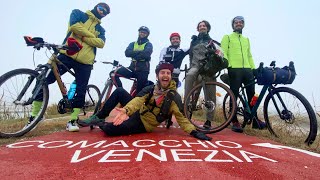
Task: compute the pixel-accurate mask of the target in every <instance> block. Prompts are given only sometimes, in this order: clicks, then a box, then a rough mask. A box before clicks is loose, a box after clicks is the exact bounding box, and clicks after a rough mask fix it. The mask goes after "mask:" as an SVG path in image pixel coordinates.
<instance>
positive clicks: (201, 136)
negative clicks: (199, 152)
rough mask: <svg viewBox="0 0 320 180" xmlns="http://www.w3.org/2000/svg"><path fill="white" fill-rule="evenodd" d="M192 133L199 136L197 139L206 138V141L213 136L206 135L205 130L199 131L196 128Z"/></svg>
mask: <svg viewBox="0 0 320 180" xmlns="http://www.w3.org/2000/svg"><path fill="white" fill-rule="evenodd" d="M190 135H192V136H193V137H195V138H197V139H200V140H206V141H211V140H212V138H211V137H209V136H207V135H205V134H204V133H203V132H199V131H196V130H192V131H191V133H190Z"/></svg>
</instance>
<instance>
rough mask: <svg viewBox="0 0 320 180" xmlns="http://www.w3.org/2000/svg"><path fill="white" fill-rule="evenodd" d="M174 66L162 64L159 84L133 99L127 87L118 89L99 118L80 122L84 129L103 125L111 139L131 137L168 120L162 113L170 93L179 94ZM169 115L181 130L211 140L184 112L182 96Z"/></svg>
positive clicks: (174, 103) (177, 95)
mask: <svg viewBox="0 0 320 180" xmlns="http://www.w3.org/2000/svg"><path fill="white" fill-rule="evenodd" d="M173 68H174V67H173V65H172V64H170V63H161V64H159V65H158V66H157V68H156V76H157V83H156V85H151V86H147V87H145V88H143V89H142V91H140V92H139V93H138V95H137V96H136V97H135V98H133V99H132V97H131V96H130V94H129V93H128V92H127V91H125V90H124V89H123V88H117V89H116V90H115V91H114V92H113V93H112V95H111V96H110V97H109V99H108V100H107V102H106V103H105V105H104V107H103V108H102V109H101V110H100V111H99V112H98V113H97V114H95V115H93V116H91V117H90V118H88V119H86V120H78V124H79V125H81V126H91V125H99V126H100V128H101V129H102V130H103V131H104V132H105V134H107V135H108V136H119V135H129V134H136V133H144V132H152V130H153V129H154V128H155V127H157V126H158V125H160V123H162V122H163V121H165V120H166V118H165V117H162V115H161V114H160V112H162V113H163V111H161V110H160V109H161V107H162V105H163V103H164V101H165V99H166V96H167V95H168V93H171V92H172V91H175V92H176V83H175V81H174V80H172V76H171V75H172V72H173ZM118 103H120V104H121V105H122V106H123V108H116V110H117V111H119V113H118V114H117V116H116V117H115V118H114V119H113V122H105V120H104V119H105V118H106V117H107V116H108V115H109V113H110V112H111V110H113V109H114V108H115V107H116V105H117V104H118ZM169 106H170V107H169V111H168V115H169V116H170V115H174V116H175V118H176V120H177V122H178V124H179V125H180V127H181V129H183V130H184V131H185V132H187V133H188V134H191V135H192V136H194V137H195V138H198V139H201V140H211V139H212V138H211V137H208V136H206V135H205V134H204V133H202V132H199V131H197V130H196V128H195V126H194V125H193V124H191V122H190V121H189V120H188V119H187V118H186V117H185V116H184V114H183V113H182V111H181V109H182V108H181V107H182V100H181V96H180V95H179V94H178V93H175V96H174V99H173V100H172V101H171V105H169Z"/></svg>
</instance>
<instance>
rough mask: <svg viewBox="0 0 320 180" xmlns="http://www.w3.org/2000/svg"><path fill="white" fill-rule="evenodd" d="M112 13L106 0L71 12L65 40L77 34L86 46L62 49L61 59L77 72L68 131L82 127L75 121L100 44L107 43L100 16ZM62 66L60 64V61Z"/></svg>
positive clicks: (51, 77) (37, 107)
mask: <svg viewBox="0 0 320 180" xmlns="http://www.w3.org/2000/svg"><path fill="white" fill-rule="evenodd" d="M109 13H110V7H109V6H108V5H107V4H106V3H98V4H97V5H96V6H95V7H94V8H93V9H92V10H91V11H87V12H82V11H80V10H79V9H75V10H73V11H72V12H71V15H70V20H69V27H68V31H67V36H66V37H65V39H64V42H63V43H64V44H66V41H67V39H68V38H69V37H72V38H75V39H76V40H77V41H78V42H79V43H81V45H82V46H83V48H82V49H81V50H80V51H79V52H78V53H76V54H74V55H68V54H67V53H66V52H65V51H61V52H60V55H59V56H58V59H59V60H60V61H61V62H62V63H64V64H65V65H66V66H67V67H68V68H69V69H73V70H74V72H75V82H76V92H75V95H74V97H73V99H72V100H71V103H72V108H73V112H72V114H71V120H70V121H69V122H68V123H67V127H66V130H67V131H79V127H78V126H77V125H76V123H75V121H76V120H77V119H78V114H79V113H80V109H81V108H82V107H83V105H84V103H85V102H84V101H85V93H86V87H87V85H88V81H89V78H90V74H91V70H92V64H93V62H94V59H95V56H96V51H97V48H103V47H104V43H105V39H106V38H105V30H104V28H103V27H102V26H101V25H100V24H101V19H102V18H103V17H105V16H107V15H108V14H109ZM60 66H61V65H60ZM60 66H58V69H59V72H60V74H61V75H62V74H64V73H65V72H66V70H65V69H63V68H62V67H60ZM55 80H56V79H55V77H54V75H53V73H52V72H51V73H50V74H49V76H48V78H47V83H48V84H52V83H53V82H55ZM42 97H43V95H42V91H40V92H39V94H38V95H37V97H36V100H35V101H34V102H33V103H32V108H33V109H32V113H31V117H30V119H29V121H30V122H31V121H32V120H33V119H34V116H33V114H34V115H35V114H38V112H39V110H40V108H41V105H42Z"/></svg>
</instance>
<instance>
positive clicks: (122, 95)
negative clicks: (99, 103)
mask: <svg viewBox="0 0 320 180" xmlns="http://www.w3.org/2000/svg"><path fill="white" fill-rule="evenodd" d="M131 100H132V97H131V95H130V94H129V93H128V92H127V91H126V90H124V89H123V88H117V89H116V90H115V91H114V92H113V93H112V94H111V96H110V97H109V99H108V100H107V101H106V103H105V104H104V106H103V107H102V109H101V110H100V111H99V112H98V113H97V116H98V117H99V118H101V119H104V118H106V117H107V116H108V115H109V114H110V112H111V111H112V110H113V108H115V107H116V105H117V104H118V103H120V104H121V105H122V106H125V105H126V104H127V103H128V102H129V101H131ZM100 128H101V129H102V130H103V131H104V132H105V134H106V135H108V136H120V135H129V134H137V133H144V132H146V129H145V127H144V125H143V123H142V121H141V119H140V113H139V111H137V112H135V113H134V114H132V115H131V116H130V117H129V119H127V120H126V121H123V123H122V124H120V125H118V126H115V125H113V123H109V122H106V123H105V124H104V125H103V126H100Z"/></svg>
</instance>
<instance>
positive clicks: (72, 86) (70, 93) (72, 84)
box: [68, 81, 77, 100]
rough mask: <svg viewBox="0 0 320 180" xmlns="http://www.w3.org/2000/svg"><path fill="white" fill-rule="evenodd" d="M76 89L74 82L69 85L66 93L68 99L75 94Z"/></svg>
mask: <svg viewBox="0 0 320 180" xmlns="http://www.w3.org/2000/svg"><path fill="white" fill-rule="evenodd" d="M76 87H77V84H76V81H73V82H72V83H71V84H70V89H69V91H68V99H69V100H70V99H72V98H73V96H74V94H75V93H76Z"/></svg>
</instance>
